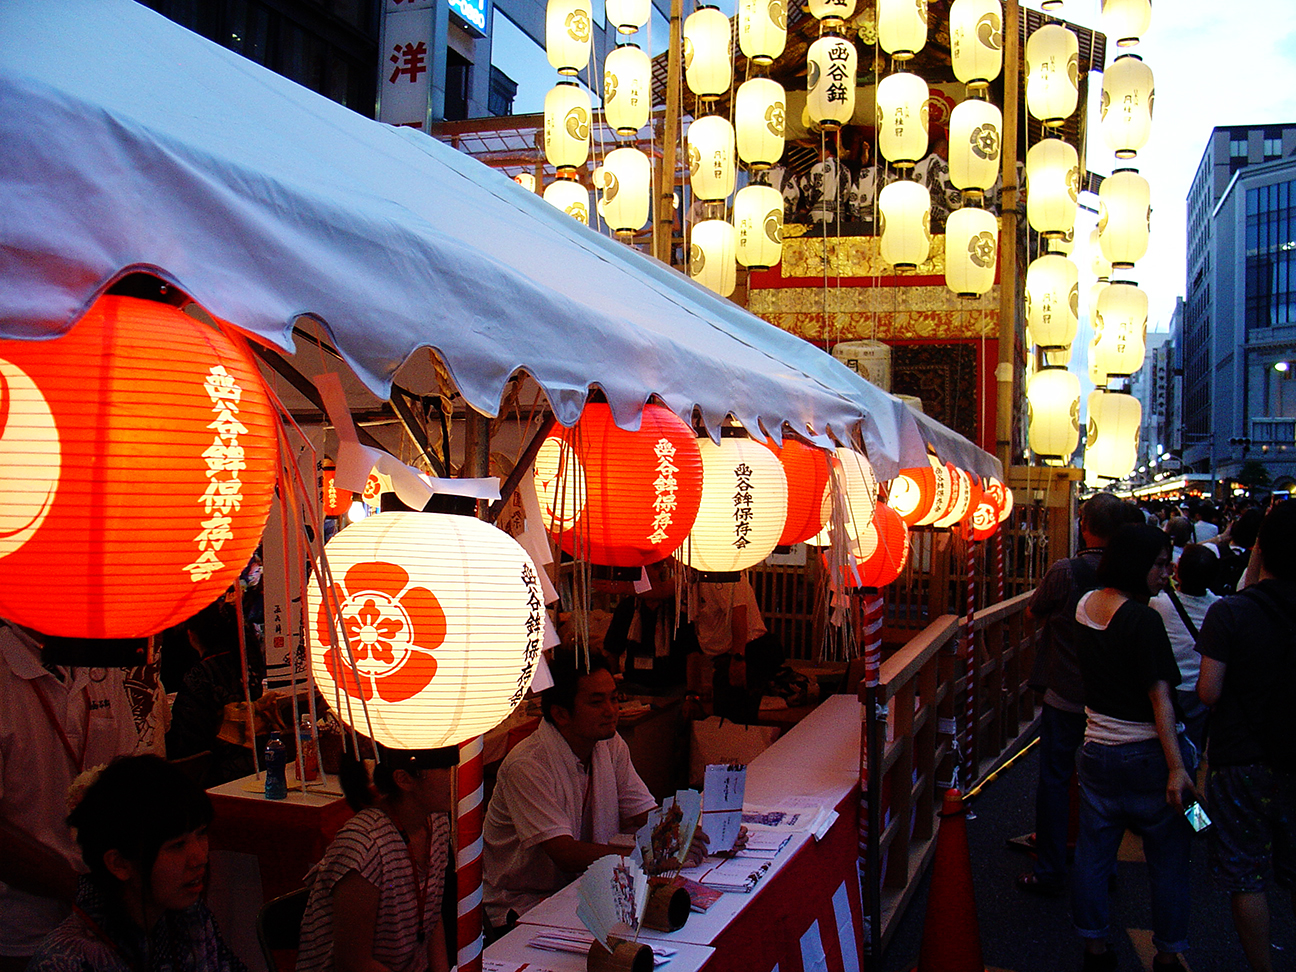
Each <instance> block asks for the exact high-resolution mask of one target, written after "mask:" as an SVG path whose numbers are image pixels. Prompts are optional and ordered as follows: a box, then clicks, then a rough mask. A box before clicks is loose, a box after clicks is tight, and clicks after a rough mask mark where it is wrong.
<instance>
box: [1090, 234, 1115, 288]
mask: <svg viewBox="0 0 1296 972" xmlns="http://www.w3.org/2000/svg"><path fill="white" fill-rule="evenodd" d="M1089 272H1090V273H1092V274H1093V275H1094V276H1095V277H1097V278H1098V279H1099V280H1104V281H1105V280H1110V279H1111V275H1112V265H1111V261H1110V260H1108V259H1107V258H1106V257H1105V256H1103V251H1102V243H1101V242H1100V241H1099V239H1098V227H1097V226H1095V227H1094V228H1093V229H1091V230H1090V231H1089ZM1090 306H1092V305H1090Z"/></svg>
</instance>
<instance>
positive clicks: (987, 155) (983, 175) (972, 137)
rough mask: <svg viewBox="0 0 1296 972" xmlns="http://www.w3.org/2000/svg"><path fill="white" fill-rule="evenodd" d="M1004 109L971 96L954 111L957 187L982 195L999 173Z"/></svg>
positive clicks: (952, 170) (952, 152)
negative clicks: (1002, 110) (1001, 109)
mask: <svg viewBox="0 0 1296 972" xmlns="http://www.w3.org/2000/svg"><path fill="white" fill-rule="evenodd" d="M1002 145H1003V113H1002V112H1000V111H999V109H998V108H996V107H995V106H994V105H992V104H990V102H988V101H981V100H980V99H978V98H969V99H967V100H966V101H962V102H960V103H959V104H958V105H956V106H955V108H954V111H953V112H952V113H951V114H950V133H949V175H950V183H951V184H952V185H953V186H954V187H955V188H956V189H962V190H964V191H965V192H968V191H970V192H971V193H972V194H974V195H978V196H979V195H982V194H984V193H985V191H986V190H987V189H989V188H990V187H991V186H993V185H994V183H995V179H996V178H998V176H999V152H1000V150H1001V148H1002Z"/></svg>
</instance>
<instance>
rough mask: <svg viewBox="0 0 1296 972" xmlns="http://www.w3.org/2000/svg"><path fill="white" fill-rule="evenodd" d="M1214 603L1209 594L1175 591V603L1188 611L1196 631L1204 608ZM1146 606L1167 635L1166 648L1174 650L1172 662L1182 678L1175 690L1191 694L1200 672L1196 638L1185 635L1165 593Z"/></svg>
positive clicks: (1184, 625)
mask: <svg viewBox="0 0 1296 972" xmlns="http://www.w3.org/2000/svg"><path fill="white" fill-rule="evenodd" d="M1218 600H1219V595H1218V594H1212V593H1211V592H1210V591H1207V592H1206V593H1205V594H1185V593H1184V592H1183V591H1180V592H1179V603H1181V604H1182V605H1183V606H1184V610H1185V611H1187V612H1188V617H1190V618H1192V623H1193V624H1195V625H1196V626H1197V630H1198V631H1200V630H1201V626H1202V619H1203V618H1205V617H1206V609H1207V608H1209V607H1210V606H1211V605H1212V604H1214V603H1215V602H1216V601H1218ZM1148 603H1149V604H1150V605H1151V606H1152V608H1153V610H1155V611H1156V613H1157V614H1159V615H1161V620H1162V621H1164V622H1165V629H1166V634H1167V635H1169V636H1170V647H1171V648H1173V649H1174V656H1175V661H1176V662H1178V664H1179V674H1180V675H1181V676H1183V677H1182V679H1181V680H1180V682H1179V689H1180V690H1181V691H1185V692H1191V691H1192V690H1193V687H1194V686H1195V685H1196V684H1197V674H1198V672H1200V671H1201V655H1199V654H1198V653H1197V639H1196V638H1194V637H1193V636H1192V635H1191V634H1189V633H1188V626H1187V625H1186V624H1184V623H1183V618H1181V617H1179V612H1178V611H1177V610H1175V606H1174V603H1173V602H1172V601H1171V600H1170V595H1169V594H1166V593H1164V592H1162V593H1160V594H1158V595H1157V596H1156V597H1154V598H1152V600H1151V601H1149V602H1148Z"/></svg>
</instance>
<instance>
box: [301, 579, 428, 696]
mask: <svg viewBox="0 0 1296 972" xmlns="http://www.w3.org/2000/svg"><path fill="white" fill-rule="evenodd" d="M333 593H334V595H335V596H336V598H337V604H338V605H339V609H340V615H341V616H340V618H339V621H340V623H341V625H342V626H343V629H344V630H345V631H346V636H347V640H348V641H349V642H350V644H351V650H352V654H353V660H352V659H350V658H347V656H346V652H345V650H341V651H336V652H334V651H330V652H327V653H326V654H325V661H324V663H325V665H326V666H327V668H328V671H329V674H330V675H331V676H332V677H333V678H334V679H335V680H336V681H337V683H338V684H339V685H340V686H342V688H343V690H344V691H345V692H346V693H347V694H348V695H350V696H352V697H353V698H359V699H364V700H365V701H366V702H367V701H369V700H370V699H373V698H375V697H377V698H378V699H381V700H382V701H384V702H404V701H405V700H406V699H412V698H413V697H414V696H416V695H418V694H419V693H420V692H422V691H423V690H424V689H425V688H427V687H428V685H429V684H431V682H432V679H433V677H434V676H435V675H436V670H437V662H436V659H435V658H434V657H433V656H432V652H433V651H435V650H436V649H437V648H439V647H440V646H441V643H442V642H444V641H445V637H446V618H445V612H444V611H443V610H442V609H441V604H440V602H439V601H438V600H437V598H436V595H435V594H433V593H432V592H431V591H429V590H427V589H426V588H423V587H410V586H409V574H408V573H406V571H405V569H404V568H403V567H400V566H398V565H396V564H390V563H384V562H382V561H369V562H366V563H358V564H354V565H352V567H351V568H350V569H349V570H348V571H347V572H346V577H345V578H344V580H343V582H342V584H334V585H333ZM316 636H317V637H318V638H319V639H320V641H321V643H329V642H331V641H332V640H333V639H332V636H331V634H330V632H329V621H328V616H327V614H326V613H325V611H324V608H323V607H322V606H321V608H320V610H319V612H318V614H317V616H316Z"/></svg>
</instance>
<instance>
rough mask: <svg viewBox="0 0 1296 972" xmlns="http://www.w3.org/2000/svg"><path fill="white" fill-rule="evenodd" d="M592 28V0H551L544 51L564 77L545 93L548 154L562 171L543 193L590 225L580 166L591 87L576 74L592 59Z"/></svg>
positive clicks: (589, 114) (585, 150) (586, 143)
mask: <svg viewBox="0 0 1296 972" xmlns="http://www.w3.org/2000/svg"><path fill="white" fill-rule="evenodd" d="M593 32H594V19H593V17H592V15H591V8H590V0H549V3H548V6H547V8H546V11H545V53H546V54H547V55H548V58H549V63H550V65H552V66H553V67H554V69H555V70H557V72H558V74H559V75H560V76H561V78H560V80H559V81H558V83H557V84H555V85H554V86H553V87H552V88H551V89H550V90H549V93H548V94H547V95H545V103H544V152H545V159H546V160H547V161H548V162H549V164H550V165H552V166H553V167H554V169H555V170H556V172H557V176H556V178H555V179H554V181H553V182H551V183H550V184H549V185H548V186H546V187H545V190H544V198H545V200H546V201H547V202H549V203H550V204H552V205H554V206H556V207H557V208H558V209H561V210H562V211H563V212H565V213H567V215H569V216H571V217H573V218H574V219H577V220H579V221H580V222H582V223H585V224H586V225H588V224H589V209H590V200H589V191H588V190H587V189H586V188H585V186H584V184H583V183H581V181H580V176H579V171H580V170H581V169H582V168H584V166H585V163H586V162H587V161H588V160H589V152H590V122H591V118H592V110H591V107H590V97H589V92H588V91H586V90H585V88H583V87H582V86H581V85H580V84H579V82H577V81H576V80H573V79H574V78H575V77H576V75H577V74H579V73H580V71H581V69H582V68H584V67H585V66H586V65H588V64H589V59H590V41H591V38H592V35H593Z"/></svg>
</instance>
